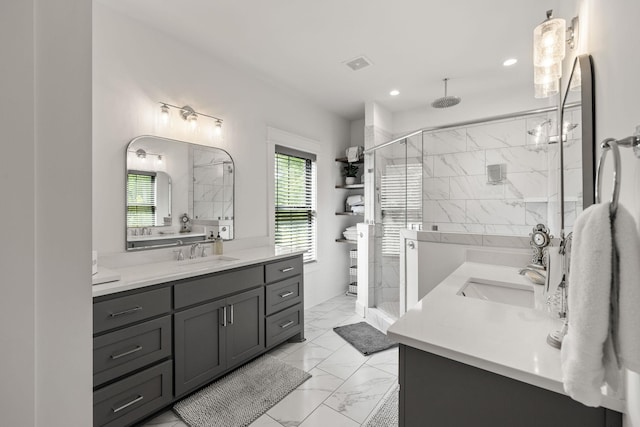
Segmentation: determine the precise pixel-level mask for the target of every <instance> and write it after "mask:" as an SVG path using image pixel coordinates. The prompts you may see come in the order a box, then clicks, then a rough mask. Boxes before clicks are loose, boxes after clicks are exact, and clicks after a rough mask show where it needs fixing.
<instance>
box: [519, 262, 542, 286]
mask: <svg viewBox="0 0 640 427" xmlns="http://www.w3.org/2000/svg"><path fill="white" fill-rule="evenodd" d="M518 273H520V275H521V276H525V277H526V278H527V279H529V280H530V281H531V282H533V283H535V284H536V285H544V284H545V283H546V281H547V275H546V274H545V273H546V271H545V270H544V269H543V268H539V267H537V266H536V265H535V264H529V265H528V266H526V267H525V268H522V269H520V271H519V272H518Z"/></svg>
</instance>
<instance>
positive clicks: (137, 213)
mask: <svg viewBox="0 0 640 427" xmlns="http://www.w3.org/2000/svg"><path fill="white" fill-rule="evenodd" d="M154 225H156V173H155V172H145V171H129V172H128V173H127V227H152V226H154Z"/></svg>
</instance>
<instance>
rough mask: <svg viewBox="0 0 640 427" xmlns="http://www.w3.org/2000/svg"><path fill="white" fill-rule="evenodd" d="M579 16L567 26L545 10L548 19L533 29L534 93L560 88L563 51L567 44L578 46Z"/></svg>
mask: <svg viewBox="0 0 640 427" xmlns="http://www.w3.org/2000/svg"><path fill="white" fill-rule="evenodd" d="M578 24H579V19H578V17H577V16H576V17H575V18H573V19H572V20H571V26H570V27H569V29H568V30H567V28H566V22H565V20H564V19H561V18H554V17H553V10H547V19H545V20H544V21H543V22H542V23H541V24H540V25H538V26H537V27H536V28H535V29H534V30H533V66H534V71H533V74H534V82H533V83H534V88H535V93H534V96H535V97H536V98H548V97H550V96H553V95H557V94H558V92H559V91H560V83H559V80H560V77H561V76H562V60H563V59H564V57H565V55H566V46H567V45H568V46H569V48H570V49H575V47H576V46H577V35H578Z"/></svg>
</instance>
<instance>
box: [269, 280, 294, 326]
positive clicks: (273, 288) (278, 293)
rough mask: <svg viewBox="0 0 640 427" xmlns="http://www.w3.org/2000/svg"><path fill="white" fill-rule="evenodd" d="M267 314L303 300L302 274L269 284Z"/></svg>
mask: <svg viewBox="0 0 640 427" xmlns="http://www.w3.org/2000/svg"><path fill="white" fill-rule="evenodd" d="M266 290H267V309H266V313H267V316H268V315H270V314H273V313H276V312H278V311H280V310H283V309H285V308H287V307H291V306H292V305H295V304H298V303H300V302H302V275H298V276H295V277H292V278H290V279H285V280H282V281H280V282H276V283H272V284H270V285H267V287H266Z"/></svg>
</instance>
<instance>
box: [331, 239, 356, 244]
mask: <svg viewBox="0 0 640 427" xmlns="http://www.w3.org/2000/svg"><path fill="white" fill-rule="evenodd" d="M336 242H338V243H350V244H352V245H357V244H358V241H357V240H349V239H336Z"/></svg>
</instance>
